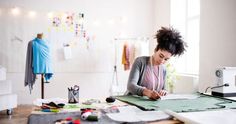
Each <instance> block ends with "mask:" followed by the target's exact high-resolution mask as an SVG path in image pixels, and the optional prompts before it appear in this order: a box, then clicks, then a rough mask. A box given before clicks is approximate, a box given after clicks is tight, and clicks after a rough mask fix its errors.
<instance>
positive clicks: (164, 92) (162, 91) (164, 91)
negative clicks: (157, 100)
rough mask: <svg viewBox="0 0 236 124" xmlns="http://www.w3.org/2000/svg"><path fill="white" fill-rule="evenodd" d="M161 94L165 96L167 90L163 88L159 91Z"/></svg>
mask: <svg viewBox="0 0 236 124" xmlns="http://www.w3.org/2000/svg"><path fill="white" fill-rule="evenodd" d="M158 93H159V95H160V96H165V95H166V94H167V91H166V90H161V91H159V92H158Z"/></svg>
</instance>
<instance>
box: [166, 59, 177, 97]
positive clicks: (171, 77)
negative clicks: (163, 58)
mask: <svg viewBox="0 0 236 124" xmlns="http://www.w3.org/2000/svg"><path fill="white" fill-rule="evenodd" d="M177 78H178V77H177V75H176V70H175V67H174V66H173V65H172V64H171V63H170V62H168V63H167V64H166V88H167V90H168V91H169V93H173V91H174V84H175V82H176V80H177Z"/></svg>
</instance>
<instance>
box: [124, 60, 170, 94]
mask: <svg viewBox="0 0 236 124" xmlns="http://www.w3.org/2000/svg"><path fill="white" fill-rule="evenodd" d="M148 65H150V56H142V57H138V58H136V59H135V61H134V64H133V65H132V68H131V71H130V75H129V78H128V83H127V92H126V94H132V95H139V96H142V95H143V90H144V88H145V87H144V86H142V84H143V81H144V77H145V73H146V71H147V68H148ZM159 67H160V69H161V70H160V71H162V74H163V75H162V77H159V78H162V79H163V80H162V81H163V82H162V84H163V85H162V87H161V88H160V89H164V88H165V80H166V69H165V67H164V65H159ZM155 90H158V89H155Z"/></svg>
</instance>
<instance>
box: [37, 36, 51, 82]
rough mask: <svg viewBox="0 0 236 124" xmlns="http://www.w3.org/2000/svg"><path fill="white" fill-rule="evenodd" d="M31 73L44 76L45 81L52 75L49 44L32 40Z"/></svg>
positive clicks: (40, 40)
mask: <svg viewBox="0 0 236 124" xmlns="http://www.w3.org/2000/svg"><path fill="white" fill-rule="evenodd" d="M33 72H34V74H44V77H45V79H46V81H47V80H49V79H50V78H51V77H52V75H53V71H52V61H51V55H50V47H49V44H48V43H47V42H45V41H44V40H42V39H39V38H35V39H34V40H33Z"/></svg>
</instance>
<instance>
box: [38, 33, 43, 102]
mask: <svg viewBox="0 0 236 124" xmlns="http://www.w3.org/2000/svg"><path fill="white" fill-rule="evenodd" d="M37 38H38V39H43V33H38V34H37ZM41 84H42V86H41V98H42V99H44V75H43V74H41Z"/></svg>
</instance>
